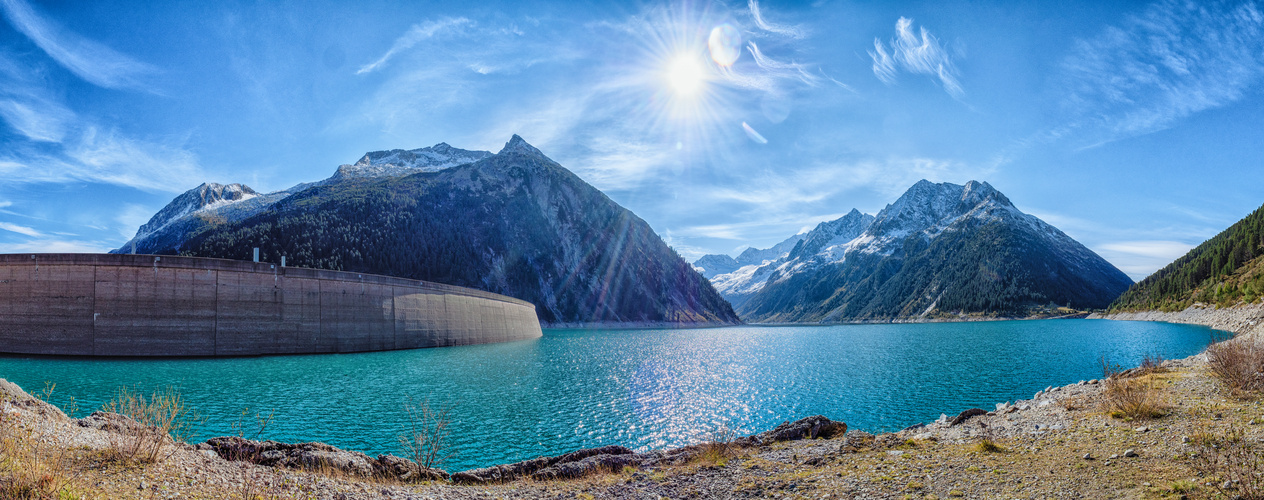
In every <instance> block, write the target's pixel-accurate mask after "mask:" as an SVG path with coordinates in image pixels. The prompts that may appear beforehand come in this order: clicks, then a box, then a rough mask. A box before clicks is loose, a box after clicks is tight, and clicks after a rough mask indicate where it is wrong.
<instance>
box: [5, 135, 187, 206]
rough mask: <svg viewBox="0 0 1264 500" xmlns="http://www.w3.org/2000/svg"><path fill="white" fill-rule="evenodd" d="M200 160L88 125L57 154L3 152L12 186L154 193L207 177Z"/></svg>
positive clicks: (24, 150)
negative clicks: (72, 185) (87, 185)
mask: <svg viewBox="0 0 1264 500" xmlns="http://www.w3.org/2000/svg"><path fill="white" fill-rule="evenodd" d="M204 177H205V175H204V174H203V172H202V170H201V168H200V166H199V165H198V162H197V158H196V157H195V156H194V155H193V154H192V153H190V152H189V151H187V150H185V149H183V148H181V147H179V146H178V145H168V144H162V143H154V142H148V141H141V140H135V139H131V138H128V137H125V136H122V135H120V134H118V133H117V132H114V131H102V130H98V129H96V128H95V127H88V128H86V129H84V130H83V131H82V132H81V133H79V134H77V136H76V137H75V138H74V140H73V141H68V142H67V143H66V144H63V145H62V150H61V151H60V152H59V153H57V154H49V153H41V152H39V151H38V150H32V149H30V148H16V149H15V150H13V151H9V152H7V153H0V180H2V181H4V182H10V183H66V182H82V181H86V182H98V183H105V184H115V185H120V186H127V187H132V188H136V189H141V190H145V191H152V192H182V191H184V190H186V189H188V188H189V187H190V183H191V182H198V179H202V178H204Z"/></svg>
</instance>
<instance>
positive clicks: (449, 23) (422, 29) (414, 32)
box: [356, 17, 472, 75]
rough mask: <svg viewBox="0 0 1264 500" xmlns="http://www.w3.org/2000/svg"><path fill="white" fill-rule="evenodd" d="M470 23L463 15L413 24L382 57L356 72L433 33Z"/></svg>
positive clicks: (375, 65) (377, 64)
mask: <svg viewBox="0 0 1264 500" xmlns="http://www.w3.org/2000/svg"><path fill="white" fill-rule="evenodd" d="M471 24H472V21H470V20H469V19H466V18H464V17H445V18H443V19H439V20H434V21H426V22H423V23H420V24H414V25H413V26H412V27H411V28H409V29H408V31H407V32H405V33H404V34H403V35H401V36H400V37H399V38H397V39H395V43H394V44H392V45H391V48H390V49H389V50H387V51H386V53H385V54H382V57H379V58H378V59H377V60H376V61H373V62H371V63H369V64H366V65H364V66H362V67H360V69H359V70H357V71H356V74H357V75H362V74H365V73H369V72H372V71H375V70H377V69H378V68H380V67H382V65H383V64H386V62H387V61H389V60H390V59H391V58H392V57H394V56H395V54H398V53H400V52H402V51H405V50H408V49H411V48H413V47H415V46H416V45H417V44H418V43H421V42H422V41H424V40H429V39H430V38H433V37H434V36H435V35H438V34H441V33H443V32H445V31H450V30H457V29H460V28H462V27H465V26H469V25H471Z"/></svg>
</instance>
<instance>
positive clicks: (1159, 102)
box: [0, 0, 1264, 279]
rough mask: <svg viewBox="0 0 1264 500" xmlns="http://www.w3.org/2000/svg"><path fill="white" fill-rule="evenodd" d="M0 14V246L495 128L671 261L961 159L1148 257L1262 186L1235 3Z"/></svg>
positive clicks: (73, 239)
mask: <svg viewBox="0 0 1264 500" xmlns="http://www.w3.org/2000/svg"><path fill="white" fill-rule="evenodd" d="M0 10H2V14H3V22H0V122H2V123H0V252H35V251H103V250H108V249H111V248H116V247H119V246H121V245H122V244H123V242H125V241H126V240H127V239H128V238H129V237H130V236H131V235H132V234H134V233H135V231H136V229H137V227H138V226H139V225H140V224H142V223H144V222H145V221H146V220H147V219H148V218H149V217H150V216H152V215H153V214H154V213H155V212H157V211H158V210H159V209H160V208H161V207H162V206H163V205H165V204H166V203H167V202H169V201H170V200H171V198H173V197H174V196H176V195H177V194H178V193H180V192H183V191H185V190H187V189H190V188H193V187H195V186H197V185H198V184H200V183H201V182H203V181H213V182H220V183H228V182H242V183H246V184H248V185H250V186H251V187H253V188H255V189H256V190H259V191H272V190H277V189H283V188H286V187H289V186H291V185H293V184H296V183H299V182H305V181H313V180H318V179H323V178H325V177H328V176H329V175H331V174H332V173H333V172H334V170H335V169H336V168H337V166H338V165H339V164H342V163H352V162H354V161H355V160H356V159H358V158H359V157H360V156H361V155H362V154H363V153H364V152H366V151H372V150H381V149H393V148H408V149H411V148H418V147H424V146H430V145H434V144H436V143H439V142H447V143H449V144H452V145H454V146H457V147H462V148H466V149H485V150H490V151H493V152H495V151H497V150H499V149H500V147H501V146H502V145H503V144H504V143H505V141H507V140H508V138H509V136H510V135H511V134H514V133H517V134H520V135H522V136H523V137H524V138H525V139H527V141H529V142H531V143H532V144H534V145H535V146H537V147H539V148H540V149H541V150H543V151H544V152H545V153H546V154H548V155H549V156H550V157H552V158H553V159H554V160H557V161H558V162H559V163H561V164H562V165H564V166H566V167H567V168H569V169H571V170H572V171H574V172H576V173H577V174H578V175H579V176H580V177H582V178H583V179H585V180H586V181H588V182H589V183H592V184H593V185H595V186H596V187H598V188H600V189H601V190H603V191H605V192H606V193H607V194H608V195H610V197H611V198H613V199H614V200H615V201H617V202H619V203H620V204H622V205H623V206H625V207H627V208H629V209H631V210H633V211H634V212H636V213H637V214H638V215H640V216H641V217H642V218H644V219H645V220H646V221H647V222H649V224H650V225H651V226H652V227H653V228H654V229H655V230H656V231H658V233H659V234H660V235H662V236H663V238H664V239H665V240H666V241H667V242H668V243H669V244H671V245H672V246H673V247H674V248H676V249H677V250H678V251H679V252H680V253H681V254H682V255H684V256H686V258H689V259H690V260H692V259H694V258H696V257H698V256H700V255H702V254H704V253H734V254H735V253H736V252H737V251H739V250H740V249H741V248H742V247H744V246H746V245H753V246H757V247H767V246H770V245H772V244H774V243H776V242H778V241H780V240H782V239H784V238H786V237H787V236H789V235H791V234H794V233H796V232H799V231H800V230H802V229H804V228H808V227H812V226H815V225H816V224H817V223H819V222H821V221H824V220H829V219H833V218H836V217H839V216H841V215H842V214H844V213H846V212H847V211H849V210H850V209H852V208H853V207H854V208H858V209H860V210H861V211H864V212H868V213H876V212H877V211H878V210H881V209H882V207H883V206H885V205H886V204H887V203H890V202H892V201H894V200H895V198H896V197H898V196H899V194H901V193H902V192H903V191H904V190H905V189H907V188H908V187H909V186H911V185H912V184H913V183H914V182H916V181H917V180H919V179H923V178H925V179H929V180H932V181H936V182H943V181H948V182H954V183H964V182H966V181H968V180H971V179H975V180H983V181H988V182H990V183H991V184H992V185H994V186H996V187H997V188H998V189H1000V190H1001V191H1002V192H1004V193H1005V194H1007V195H1008V196H1009V197H1010V199H1011V200H1012V201H1013V202H1014V203H1015V204H1016V205H1017V206H1018V207H1019V208H1020V209H1022V210H1024V211H1026V212H1028V213H1032V214H1035V215H1037V216H1039V217H1041V218H1043V219H1044V220H1046V221H1048V222H1050V223H1052V224H1054V225H1056V226H1058V227H1059V228H1061V229H1062V230H1063V231H1065V232H1067V233H1068V234H1070V235H1071V236H1072V237H1074V238H1076V239H1078V240H1079V241H1081V242H1082V243H1084V244H1085V245H1087V246H1088V247H1089V248H1091V249H1093V250H1095V251H1097V252H1098V253H1099V254H1101V255H1102V256H1103V257H1105V258H1107V259H1108V260H1110V261H1111V262H1112V263H1114V264H1115V265H1116V266H1118V267H1120V268H1121V269H1123V270H1124V271H1125V272H1127V273H1128V274H1129V275H1131V276H1132V277H1133V278H1134V279H1140V278H1141V277H1144V276H1145V275H1147V274H1148V273H1150V272H1152V271H1154V270H1156V269H1158V268H1159V267H1161V266H1162V265H1165V264H1166V263H1168V262H1170V261H1171V260H1172V259H1174V258H1176V257H1178V256H1179V255H1181V254H1183V253H1184V252H1185V251H1187V250H1188V249H1189V248H1190V247H1192V246H1193V245H1195V244H1197V243H1199V242H1201V241H1203V240H1204V239H1206V238H1208V237H1210V236H1212V235H1214V234H1215V233H1216V232H1218V231H1220V230H1222V229H1224V228H1225V227H1228V226H1229V225H1230V224H1232V223H1233V222H1235V221H1236V220H1238V219H1239V218H1241V217H1243V216H1245V215H1246V214H1247V213H1249V212H1250V211H1252V210H1254V209H1255V208H1257V207H1259V206H1260V204H1261V203H1262V202H1264V182H1261V181H1264V169H1262V168H1261V164H1260V163H1261V157H1262V156H1264V147H1261V145H1262V144H1264V120H1262V118H1264V95H1261V90H1260V89H1264V6H1262V5H1257V4H1255V3H1242V2H1226V3H1199V4H1187V3H1183V2H1157V3H1141V2H1128V3H1104V2H1083V3H1063V2H1056V3H1055V2H1026V3H1019V4H1014V3H1013V2H997V3H981V2H951V1H949V2H941V1H934V2H832V1H819V2H814V3H799V2H783V1H774V0H764V1H761V2H755V1H749V2H739V1H734V2H683V3H682V2H663V3H652V2H651V3H636V4H633V3H613V4H602V3H581V4H573V3H571V2H530V1H527V2H522V1H514V2H399V3H370V4H364V5H361V3H359V2H357V3H356V4H355V5H352V4H351V3H320V2H295V3H288V4H279V3H256V2H242V3H238V2H232V1H225V2H210V3H207V2H196V3H194V2H136V3H133V4H128V3H124V2H112V3H100V4H85V3H82V2H64V1H53V2H39V1H31V0H0ZM709 42H714V43H709Z"/></svg>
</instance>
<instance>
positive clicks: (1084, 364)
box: [0, 320, 1222, 470]
mask: <svg viewBox="0 0 1264 500" xmlns="http://www.w3.org/2000/svg"><path fill="white" fill-rule="evenodd" d="M1212 333H1213V331H1212V330H1210V329H1208V328H1206V327H1200V326H1192V325H1174V324H1166V323H1147V322H1123V321H1108V320H1044V321H998V322H979V323H938V324H907V325H903V324H902V325H846V326H802V327H799V326H795V327H761V326H740V327H731V328H714V329H698V330H598V331H581V330H545V332H544V337H543V338H541V339H537V340H529V341H521V342H513V343H506V344H492V345H480V346H466V347H447V348H440V349H419V350H411V351H393V352H379V353H363V354H327V355H311V356H273V357H259V358H233V359H168V360H145V359H89V358H75V359H60V358H25V357H0V377H3V378H7V379H9V380H11V381H13V382H16V383H18V384H19V385H21V386H22V387H23V388H24V389H26V390H27V391H28V392H32V393H35V392H38V391H39V390H40V389H41V388H43V387H44V385H45V381H52V382H56V384H57V386H56V391H55V392H54V393H53V396H52V398H51V399H52V401H53V402H54V403H57V404H59V405H64V404H65V403H66V402H67V401H68V398H69V397H74V398H75V399H76V400H77V402H78V405H79V407H80V408H82V409H83V410H81V411H80V412H79V416H83V415H84V414H86V413H89V412H91V410H93V409H96V408H99V407H100V406H101V404H102V403H104V402H106V401H108V400H109V399H110V398H111V396H112V394H113V392H114V391H115V390H116V389H117V388H118V387H120V386H129V387H136V388H139V389H141V390H143V391H150V390H153V389H157V388H162V387H165V386H168V385H174V386H176V387H177V388H179V389H180V390H181V392H182V393H183V394H184V397H185V400H186V402H187V403H188V405H189V406H191V407H192V408H194V409H196V410H197V411H198V412H199V413H200V414H201V415H202V416H203V417H204V418H205V419H206V420H205V423H204V424H202V425H201V426H200V427H199V429H198V430H199V436H196V437H195V438H196V439H197V440H202V439H205V438H208V437H211V436H217V435H236V434H237V431H236V430H234V428H233V424H234V422H238V421H240V420H241V419H240V417H239V416H240V415H241V414H242V412H243V411H245V410H246V409H247V408H248V409H249V413H250V414H253V413H255V412H257V411H262V412H264V413H268V412H273V413H274V415H275V419H274V421H273V423H272V424H271V425H270V426H269V427H268V428H267V429H266V431H265V433H264V435H263V437H264V438H269V439H276V440H279V441H289V442H297V441H323V442H327V443H330V444H333V445H335V446H339V447H342V448H346V449H352V450H359V451H364V452H367V453H370V454H374V455H376V454H377V453H397V454H398V453H399V445H398V438H397V436H398V435H399V434H401V433H402V429H403V428H404V422H405V421H406V417H405V413H404V410H403V405H404V402H405V401H406V400H407V398H409V397H411V398H414V399H416V400H424V399H429V400H430V402H431V404H432V405H433V406H442V405H449V404H450V405H454V410H453V413H452V435H451V440H452V448H451V451H452V453H453V455H452V456H451V458H450V459H449V460H448V462H447V463H446V464H445V465H446V468H447V469H448V470H463V469H467V468H471V467H481V466H486V465H491V464H496V463H507V462H513V461H518V460H524V459H529V458H535V457H537V456H541V455H555V454H560V453H564V452H568V451H573V450H576V449H579V448H588V447H595V446H602V445H608V444H620V445H624V446H628V447H630V448H633V449H642V450H643V449H654V448H663V447H671V446H680V445H684V444H689V443H692V442H696V441H699V440H701V439H702V438H703V437H705V436H706V435H707V434H708V433H710V432H713V431H715V430H716V429H717V428H719V427H720V426H727V427H729V428H731V429H735V430H737V431H739V432H741V433H742V434H752V433H755V432H760V431H764V430H767V429H770V428H772V427H774V426H775V425H776V424H778V423H780V422H782V421H784V420H792V419H797V418H801V417H805V416H809V415H816V414H822V415H825V416H828V417H830V418H832V419H835V420H841V421H844V422H847V424H848V425H849V426H850V428H851V429H861V430H867V431H891V430H898V429H901V428H904V427H907V426H909V425H912V424H915V423H921V422H929V421H932V420H934V419H936V418H938V417H939V415H940V413H948V414H949V415H953V414H955V413H956V412H959V411H961V410H964V409H967V408H971V407H980V408H986V409H991V408H992V407H993V405H994V404H995V403H998V402H1003V401H1014V400H1017V399H1026V398H1030V397H1031V396H1032V394H1033V393H1035V392H1036V391H1039V390H1041V389H1044V388H1045V387H1046V386H1049V385H1055V386H1056V385H1063V384H1068V383H1074V382H1076V381H1078V380H1086V379H1092V378H1098V377H1100V376H1101V369H1100V364H1099V358H1101V357H1103V356H1104V357H1105V358H1106V359H1107V360H1109V361H1110V362H1112V363H1118V364H1121V365H1124V366H1135V365H1136V364H1138V363H1139V362H1140V360H1141V359H1142V357H1143V356H1145V355H1146V354H1158V355H1161V356H1163V357H1164V358H1169V359H1170V358H1181V357H1185V356H1189V355H1192V354H1196V353H1198V352H1199V351H1200V350H1202V349H1203V348H1204V347H1206V345H1207V343H1208V340H1209V339H1210V337H1211V335H1212ZM1215 333H1222V332H1215ZM247 424H249V419H247ZM245 427H246V429H247V432H246V434H250V433H251V432H250V430H249V429H250V425H246V426H245Z"/></svg>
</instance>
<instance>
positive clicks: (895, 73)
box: [869, 17, 965, 99]
mask: <svg viewBox="0 0 1264 500" xmlns="http://www.w3.org/2000/svg"><path fill="white" fill-rule="evenodd" d="M890 44H891V46H890V48H888V47H887V46H886V44H884V43H883V42H882V40H881V39H879V38H874V39H873V50H871V51H869V57H871V58H873V74H874V76H877V77H878V79H879V80H882V82H883V83H886V84H887V85H892V84H895V82H896V81H897V80H898V77H899V72H900V71H907V72H909V73H913V74H922V75H930V76H931V77H934V78H937V79H938V80H939V83H940V85H941V86H943V88H944V91H946V92H948V95H951V96H952V97H954V98H956V99H961V98H962V97H964V96H965V90H963V89H962V88H961V82H959V81H958V80H957V67H956V66H955V65H954V64H953V62H952V58H951V57H949V56H948V52H947V51H945V50H944V48H943V46H941V45H940V44H939V40H938V39H936V38H935V37H934V36H933V35H931V34H930V31H929V30H927V29H926V27H922V28H921V29H920V30H918V32H916V33H915V32H914V31H913V20H912V19H909V18H907V17H901V18H900V19H899V20H897V21H896V22H895V38H893V39H891V41H890Z"/></svg>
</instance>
